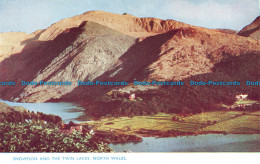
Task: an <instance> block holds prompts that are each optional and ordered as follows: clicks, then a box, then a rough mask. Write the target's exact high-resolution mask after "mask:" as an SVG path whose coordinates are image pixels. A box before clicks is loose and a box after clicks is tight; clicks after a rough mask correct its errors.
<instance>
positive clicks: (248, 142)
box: [110, 134, 260, 152]
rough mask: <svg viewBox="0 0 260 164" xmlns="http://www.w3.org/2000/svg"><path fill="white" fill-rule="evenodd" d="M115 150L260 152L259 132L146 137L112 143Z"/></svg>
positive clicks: (111, 145)
mask: <svg viewBox="0 0 260 164" xmlns="http://www.w3.org/2000/svg"><path fill="white" fill-rule="evenodd" d="M110 147H111V148H112V149H113V150H114V151H115V152H124V151H131V152H260V135H259V134H251V135H246V134H243V135H241V134H229V135H222V134H206V135H198V136H181V137H172V138H154V137H144V138H143V142H140V143H126V144H110Z"/></svg>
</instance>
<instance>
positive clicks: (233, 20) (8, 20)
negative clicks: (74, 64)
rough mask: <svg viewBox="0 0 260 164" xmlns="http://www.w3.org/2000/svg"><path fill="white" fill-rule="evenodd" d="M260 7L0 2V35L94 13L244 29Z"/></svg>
mask: <svg viewBox="0 0 260 164" xmlns="http://www.w3.org/2000/svg"><path fill="white" fill-rule="evenodd" d="M259 7H260V6H259V0H0V32H10V31H22V32H26V33H31V32H33V31H36V30H38V29H44V28H47V27H49V26H50V25H51V24H53V23H55V22H57V21H59V20H61V19H63V18H67V17H72V16H75V15H79V14H82V13H84V12H87V11H91V10H101V11H107V12H112V13H117V14H123V13H125V12H126V13H129V14H132V15H135V16H138V17H155V18H160V19H173V20H177V21H181V22H184V23H188V24H191V25H196V26H201V27H207V28H227V29H233V30H241V29H242V28H243V27H244V26H246V25H248V24H249V23H251V22H252V21H253V20H254V19H255V18H256V17H257V16H259V15H260V9H259Z"/></svg>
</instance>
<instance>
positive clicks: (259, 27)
mask: <svg viewBox="0 0 260 164" xmlns="http://www.w3.org/2000/svg"><path fill="white" fill-rule="evenodd" d="M238 35H240V36H245V37H250V38H253V39H256V40H260V16H258V17H257V18H256V19H255V20H254V21H253V22H252V23H251V24H249V25H247V26H246V27H244V28H243V29H242V30H241V31H239V32H238Z"/></svg>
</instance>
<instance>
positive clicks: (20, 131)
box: [0, 122, 111, 152]
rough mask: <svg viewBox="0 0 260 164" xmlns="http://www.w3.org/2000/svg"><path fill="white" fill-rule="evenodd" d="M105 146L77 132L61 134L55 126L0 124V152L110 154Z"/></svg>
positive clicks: (38, 123)
mask: <svg viewBox="0 0 260 164" xmlns="http://www.w3.org/2000/svg"><path fill="white" fill-rule="evenodd" d="M110 151H111V149H110V148H109V147H108V146H107V144H103V143H96V142H95V140H94V139H92V136H91V135H88V134H87V135H85V136H83V135H82V134H80V133H79V132H77V131H74V133H73V134H71V135H66V134H62V133H60V132H59V129H58V128H57V126H55V125H51V124H43V123H40V122H37V123H21V122H19V123H14V122H5V123H0V152H110Z"/></svg>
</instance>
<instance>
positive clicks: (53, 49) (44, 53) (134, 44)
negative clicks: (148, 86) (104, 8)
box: [0, 11, 260, 102]
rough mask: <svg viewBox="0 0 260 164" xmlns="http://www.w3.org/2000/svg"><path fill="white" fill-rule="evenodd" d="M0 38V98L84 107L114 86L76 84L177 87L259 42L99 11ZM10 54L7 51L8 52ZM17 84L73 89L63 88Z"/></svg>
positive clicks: (258, 47) (256, 49) (257, 47)
mask: <svg viewBox="0 0 260 164" xmlns="http://www.w3.org/2000/svg"><path fill="white" fill-rule="evenodd" d="M15 35H16V34H14V33H3V34H1V35H0V39H1V41H2V42H1V49H0V54H1V55H2V58H1V59H0V61H1V60H2V61H1V63H0V81H2V82H8V81H15V82H16V85H15V86H0V97H1V98H2V99H6V100H13V101H22V102H44V101H50V100H59V99H61V98H62V99H66V100H84V101H85V99H86V97H89V96H95V97H97V98H98V97H99V96H102V95H103V94H105V93H107V92H109V91H110V90H111V89H114V87H109V86H106V87H101V86H96V87H95V86H78V84H77V82H78V80H81V81H89V80H90V81H96V80H99V81H108V80H109V81H127V82H132V81H133V80H134V79H137V80H140V81H141V80H152V79H153V80H158V81H163V80H182V79H185V78H189V77H191V76H195V75H199V74H207V73H211V72H212V69H213V67H214V66H215V65H216V64H217V63H219V62H220V61H221V60H223V59H225V58H226V57H229V56H239V55H241V54H249V53H257V52H259V51H260V42H259V41H257V40H253V39H250V38H245V37H241V36H238V35H234V34H228V33H223V32H219V31H218V30H211V29H206V28H201V27H195V26H191V25H188V24H185V23H181V22H176V21H173V20H160V19H155V18H138V17H135V16H132V15H119V14H112V13H107V12H101V11H92V12H87V13H84V14H82V15H78V16H75V17H72V18H67V19H64V20H61V21H59V22H57V23H55V24H53V25H52V26H50V27H49V28H47V29H44V30H39V31H36V32H35V33H33V34H24V33H19V37H17V39H16V36H15ZM8 46H9V47H11V48H8ZM21 81H27V82H31V81H34V82H39V81H57V82H62V81H63V82H65V81H70V82H72V83H71V85H68V86H59V85H57V86H51V85H47V86H46V85H36V86H35V85H28V86H27V85H21Z"/></svg>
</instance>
